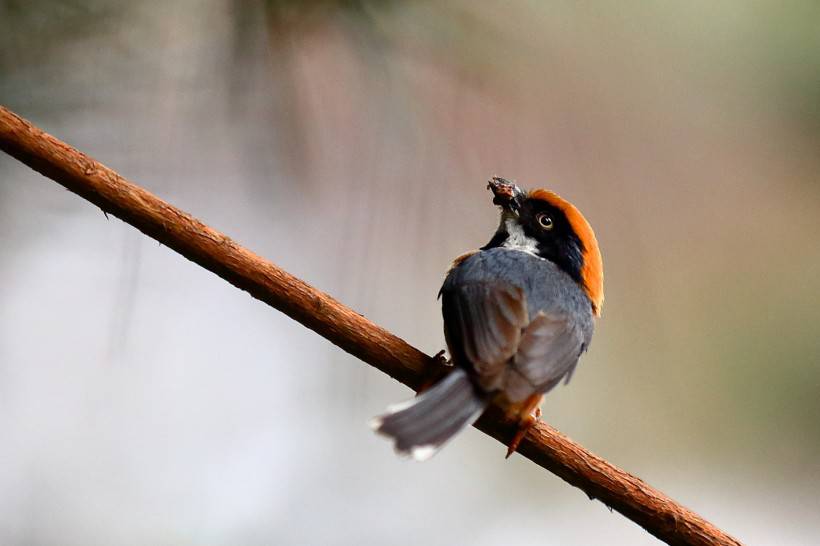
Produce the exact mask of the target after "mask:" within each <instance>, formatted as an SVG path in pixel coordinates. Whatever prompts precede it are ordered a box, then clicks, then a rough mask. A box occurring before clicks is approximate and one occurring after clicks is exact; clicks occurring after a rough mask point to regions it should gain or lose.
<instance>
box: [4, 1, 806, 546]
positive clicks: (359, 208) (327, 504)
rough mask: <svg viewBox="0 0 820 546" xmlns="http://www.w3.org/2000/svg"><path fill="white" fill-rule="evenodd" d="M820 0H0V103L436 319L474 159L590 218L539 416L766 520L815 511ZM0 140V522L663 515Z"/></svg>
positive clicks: (761, 538)
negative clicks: (570, 326) (146, 231)
mask: <svg viewBox="0 0 820 546" xmlns="http://www.w3.org/2000/svg"><path fill="white" fill-rule="evenodd" d="M818 20H820V12H818V4H817V3H815V2H811V1H806V2H787V3H779V2H777V3H776V2H745V1H743V2H741V1H734V2H725V3H720V5H713V4H712V3H711V2H701V1H697V2H690V3H685V4H684V3H681V4H679V5H670V4H647V3H638V2H625V3H607V4H603V3H575V2H563V3H543V4H541V3H517V4H513V5H507V4H494V3H482V4H480V5H478V4H477V3H471V2H466V1H445V2H420V1H417V2H344V3H342V2H340V3H336V2H331V1H325V2H314V3H309V4H308V3H290V2H259V1H247V2H231V1H228V0H207V1H201V2H193V1H181V2H172V3H167V2H159V1H156V0H152V1H146V2H138V3H137V2H135V3H129V2H78V1H77V2H71V1H64V2H47V1H42V0H33V1H31V2H13V1H5V2H2V1H0V103H3V104H5V105H7V106H9V107H10V108H12V109H14V110H15V111H17V112H18V113H20V114H21V115H23V116H25V117H27V118H29V119H31V120H32V121H34V122H35V123H37V124H39V125H40V126H41V127H43V128H44V129H46V130H47V131H49V132H51V133H53V134H55V135H57V136H58V137H59V138H61V139H64V140H66V141H68V142H69V143H71V144H73V145H74V146H76V147H78V148H80V149H82V150H84V151H86V152H87V153H89V154H91V155H92V156H94V157H95V158H97V159H99V160H100V161H102V162H104V163H105V164H107V165H109V166H111V167H112V168H114V169H116V170H118V171H119V172H120V173H122V174H123V175H125V176H126V177H128V178H130V179H132V180H134V181H136V182H138V183H140V184H142V185H144V186H145V187H146V188H148V189H149V190H151V191H153V192H155V193H156V194H158V195H159V196H161V197H162V198H164V199H167V200H168V201H170V202H172V203H174V204H176V205H177V206H179V207H181V208H183V209H185V210H187V211H189V212H191V213H193V214H194V215H196V216H197V217H199V218H201V219H202V220H203V221H205V222H206V223H209V224H210V225H212V226H214V227H215V228H217V229H220V230H222V231H224V232H226V233H227V234H229V235H231V236H232V237H234V238H235V239H237V240H238V241H239V242H241V243H242V244H244V245H246V246H248V247H249V248H251V249H253V250H255V251H256V252H258V253H260V254H261V255H263V256H265V257H267V258H269V259H271V260H272V261H274V262H275V263H277V264H279V265H281V266H282V267H284V268H286V269H287V270H288V271H290V272H292V273H294V274H296V275H298V276H300V277H302V278H304V279H305V280H307V281H308V282H310V283H313V284H314V285H316V286H317V287H319V288H321V289H323V290H326V291H328V292H330V293H331V294H333V295H334V296H336V297H337V298H338V299H340V300H341V301H343V302H344V303H346V304H348V305H350V306H351V307H353V308H354V309H356V310H357V311H359V312H361V313H363V314H365V315H367V316H368V317H369V318H371V319H373V320H374V321H376V322H377V323H379V324H381V325H383V326H385V327H386V328H388V329H390V330H391V331H393V332H395V333H396V334H398V335H400V336H401V337H403V338H404V339H406V340H407V341H409V342H410V343H412V344H413V345H415V346H417V347H419V348H421V349H423V350H425V351H426V352H428V353H430V354H432V353H434V352H436V351H437V350H439V349H440V348H442V346H443V336H442V333H441V324H440V317H439V309H438V304H437V302H436V300H435V294H436V291H437V290H438V287H439V284H440V282H441V279H442V275H443V273H444V271H445V270H446V268H447V267H448V265H449V261H450V260H451V259H452V258H453V257H454V256H456V255H458V254H460V253H462V252H464V251H466V250H468V249H471V248H474V247H476V246H478V245H480V244H483V243H484V242H486V240H487V239H488V238H489V236H490V234H491V232H492V230H493V229H494V227H495V223H496V214H497V212H496V211H495V210H494V207H492V206H491V204H490V201H489V194H488V193H487V192H486V191H485V190H484V184H485V182H484V181H485V180H486V179H487V177H488V176H490V175H493V174H499V175H503V176H506V177H509V178H513V179H516V180H518V181H519V182H520V183H522V184H524V185H529V186H546V187H549V188H551V189H553V190H555V191H557V192H559V193H560V194H562V195H563V196H565V197H567V198H569V199H570V200H572V201H573V202H574V203H575V204H576V205H577V206H578V207H579V208H581V210H582V211H584V213H585V215H586V216H587V217H588V218H589V219H590V221H591V222H592V224H593V226H594V227H595V228H596V229H597V232H598V236H599V240H600V242H601V246H602V249H603V255H604V264H605V271H606V294H607V300H606V305H605V307H604V317H603V319H602V320H601V321H600V322H599V324H598V330H597V333H596V336H595V339H594V341H593V344H592V348H591V350H590V352H589V353H588V354H587V355H586V356H585V357H584V359H583V360H582V362H581V364H580V366H579V368H578V370H577V371H576V374H575V376H574V378H573V381H572V384H571V385H570V386H569V387H567V388H559V389H556V390H555V391H554V392H553V393H551V394H550V396H549V398H548V400H547V402H546V404H545V407H544V416H545V419H546V420H547V421H549V422H550V423H552V424H553V425H555V426H557V427H558V428H559V429H560V430H562V431H563V432H564V433H566V434H568V435H569V436H571V437H572V438H573V439H575V440H577V441H579V442H581V443H582V444H584V445H585V446H587V447H588V448H589V449H591V450H593V451H594V452H596V453H598V454H600V455H602V456H604V457H606V458H607V459H608V460H610V461H611V462H613V463H615V464H618V465H620V466H622V467H623V468H625V469H627V470H629V471H631V472H633V473H635V474H637V475H638V476H640V477H642V478H644V479H645V480H647V481H648V482H649V483H651V484H653V485H654V486H656V487H658V488H660V489H661V490H663V491H665V492H667V493H668V494H670V495H672V496H673V497H675V498H676V499H678V500H680V501H681V502H683V503H685V504H686V505H687V506H689V507H691V508H693V509H695V510H697V511H699V512H700V513H702V514H703V515H704V516H706V517H707V518H709V519H711V520H712V521H714V522H715V523H716V524H717V525H719V526H721V527H723V528H725V529H726V530H727V531H729V532H731V533H732V534H735V535H736V536H738V537H739V538H741V539H743V540H747V541H749V542H750V543H754V544H808V543H811V542H812V541H813V540H814V539H815V537H816V536H817V534H818V533H820V520H818V518H817V512H818V508H820V506H819V505H818V500H817V491H818V486H820V463H818V455H820V430H819V429H818V426H817V422H818V417H820V396H818V390H820V389H818V387H820V369H819V368H818V360H820V341H818V335H817V333H818V327H817V324H818V321H819V320H820V274H819V273H820V245H818V243H817V236H818V233H820V215H818V212H820V187H819V186H818V182H819V181H820V176H819V175H820V157H819V156H818V153H817V150H818V148H819V147H818V143H819V142H818V141H820V139H818V136H820V116H819V115H818V110H817V104H818V103H819V102H820V94H818V86H817V82H818V81H820V76H819V75H820V44H819V43H818V36H820V33H818V32H817V21H818ZM409 395H410V392H409V391H408V390H407V389H405V388H403V387H402V386H401V385H398V384H397V383H395V382H394V381H392V380H391V379H389V378H388V377H386V376H384V375H382V374H380V373H379V372H377V371H375V370H373V369H371V368H369V367H368V366H366V365H364V364H362V363H361V362H358V361H356V360H355V359H353V358H352V357H349V356H347V355H346V354H344V353H343V352H341V351H340V350H338V349H336V348H334V347H333V346H331V345H330V344H329V343H328V342H326V341H324V340H322V339H321V338H319V337H318V336H317V335H315V334H313V333H311V332H309V331H307V330H305V329H304V328H302V327H301V326H299V325H297V324H296V323H294V322H292V321H290V320H288V319H287V318H285V317H284V316H282V315H281V314H279V313H277V312H275V311H273V310H272V309H270V308H268V307H266V306H265V305H263V304H261V303H259V302H257V301H255V300H253V299H251V298H250V297H249V296H248V295H247V294H245V293H243V292H240V291H238V290H236V289H234V288H232V287H231V286H229V285H228V284H227V283H225V282H223V281H221V280H220V279H218V278H217V277H215V276H214V275H212V274H210V273H208V272H206V271H204V270H202V269H201V268H199V267H197V266H195V265H194V264H192V263H190V262H188V261H186V260H184V259H182V258H181V257H179V256H178V255H175V254H174V253H173V252H171V251H170V250H168V249H167V248H165V247H161V246H159V245H158V244H157V243H156V242H154V241H152V240H149V239H147V238H145V237H144V236H142V235H141V234H139V233H138V232H137V231H136V230H134V229H132V228H130V227H129V226H127V225H124V224H123V223H122V222H120V221H119V220H117V219H114V218H112V219H110V220H106V219H105V217H104V216H103V214H102V213H101V212H100V210H98V209H96V208H95V207H93V206H91V205H90V204H89V203H87V202H84V201H83V200H81V199H80V198H78V197H76V196H74V195H72V194H70V193H69V192H67V191H65V190H63V189H61V188H60V187H59V186H57V185H56V184H54V183H53V182H50V181H48V180H46V179H44V178H42V177H41V176H40V175H38V174H36V173H34V172H33V171H31V170H29V169H27V168H26V167H23V166H22V165H21V164H19V163H17V162H15V161H14V160H12V159H11V158H9V157H8V156H5V155H0V543H2V544H10V545H16V544H20V545H22V544H27V545H28V544H43V545H50V544H55V545H56V544H60V545H74V544H77V545H80V544H82V545H89V544H100V545H102V544H105V545H112V544H114V545H132V544H133V545H142V544H156V545H162V544H168V545H171V544H173V545H179V544H203V545H211V544H213V545H222V544H225V545H229V544H230V545H233V544H243V545H257V544H258V545H263V544H357V545H358V544H397V545H405V544H408V545H409V544H427V545H430V546H433V545H450V544H475V545H495V544H562V545H563V544H579V545H582V544H601V543H606V544H625V545H626V544H628V545H633V544H655V543H657V541H656V540H655V539H653V538H652V537H651V536H649V535H648V534H646V533H645V532H643V531H642V530H641V529H640V528H639V527H637V526H636V525H634V524H633V523H631V522H629V521H628V520H626V519H625V518H623V517H621V516H620V515H618V514H617V513H610V512H609V511H608V510H607V509H606V508H605V507H604V506H603V505H602V504H600V503H598V502H590V501H589V500H588V499H587V498H586V496H585V495H584V494H583V493H582V492H580V491H579V490H577V489H573V488H571V487H569V486H567V485H566V484H564V483H563V482H562V481H560V480H559V479H558V478H556V477H554V476H553V475H551V474H549V473H547V472H544V471H542V470H540V469H538V468H537V467H535V466H534V465H532V464H530V463H528V462H527V461H525V460H524V459H522V458H521V457H513V458H512V459H510V460H509V461H506V462H505V461H504V460H503V454H504V448H503V446H501V445H500V444H498V443H497V442H495V441H492V440H490V439H488V438H487V437H485V436H483V435H481V434H480V433H478V432H476V431H475V430H469V431H467V432H466V433H465V434H464V435H462V436H461V437H460V438H458V439H457V440H456V441H455V442H453V443H452V444H451V445H450V446H448V448H447V449H446V450H444V451H443V452H442V453H440V454H439V455H438V456H437V457H435V458H434V459H433V460H432V461H430V462H428V463H425V464H414V463H412V462H410V461H406V460H402V459H399V458H397V457H394V456H393V454H392V453H391V451H390V448H389V445H388V444H387V443H386V442H385V441H384V440H382V439H380V438H377V437H376V436H374V435H373V434H372V432H371V431H370V429H369V428H368V426H367V421H368V419H369V418H370V417H371V416H373V415H374V414H377V413H379V412H381V411H382V410H383V408H384V407H385V406H386V405H387V404H389V403H391V402H396V401H399V400H402V399H405V398H407V397H408V396H409Z"/></svg>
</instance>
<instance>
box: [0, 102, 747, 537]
mask: <svg viewBox="0 0 820 546" xmlns="http://www.w3.org/2000/svg"><path fill="white" fill-rule="evenodd" d="M0 149H2V150H3V151H5V152H6V153H8V154H9V155H11V156H13V157H15V158H17V159H18V160H20V161H22V162H23V163H25V164H26V165H28V166H29V167H31V168H32V169H34V170H36V171H39V172H40V173H42V174H44V175H45V176H47V177H49V178H51V179H52V180H54V181H56V182H58V183H59V184H61V185H63V186H65V187H66V188H68V189H69V190H71V191H72V192H74V193H76V194H77V195H79V196H81V197H83V198H84V199H87V200H88V201H91V202H92V203H94V204H95V205H97V206H98V207H100V208H101V209H102V210H103V211H105V212H108V213H111V214H113V215H115V216H117V217H119V218H121V219H122V220H123V221H125V222H128V223H129V224H131V225H132V226H134V227H136V228H137V229H139V230H140V231H142V232H143V233H145V234H146V235H148V236H149V237H153V238H154V239H156V240H157V241H159V242H160V243H162V244H164V245H165V246H167V247H169V248H172V249H174V250H175V251H177V252H179V253H180V254H182V255H183V256H185V257H186V258H188V259H189V260H192V261H194V262H196V263H197V264H199V265H201V266H202V267H204V268H205V269H208V270H209V271H212V272H214V273H216V274H217V275H219V276H220V277H222V278H223V279H225V280H226V281H228V282H230V283H231V284H233V285H234V286H236V287H237V288H241V289H242V290H246V291H247V292H249V293H250V294H251V295H252V296H254V297H255V298H257V299H260V300H262V301H264V302H265V303H267V304H269V305H271V306H272V307H274V308H276V309H278V310H280V311H282V312H283V313H285V314H286V315H288V316H289V317H291V318H292V319H294V320H296V321H298V322H300V323H302V324H303V325H304V326H307V327H308V328H310V329H311V330H313V331H314V332H316V333H318V334H319V335H321V336H323V337H325V338H326V339H328V340H330V341H331V342H332V343H334V344H335V345H338V346H339V347H341V348H342V349H344V350H345V351H347V352H348V353H350V354H352V355H354V356H356V357H358V358H360V359H361V360H363V361H364V362H366V363H368V364H370V365H371V366H374V367H376V368H378V369H379V370H381V371H383V372H385V373H386V374H388V375H390V376H391V377H393V378H395V379H397V380H398V381H401V382H402V383H404V384H405V385H407V386H409V387H411V388H413V389H417V388H418V387H419V385H420V384H421V382H422V381H423V379H424V377H426V376H428V374H429V373H430V369H431V366H434V365H437V364H436V361H435V360H433V359H431V358H430V357H429V356H427V355H425V354H424V353H422V352H421V351H419V350H417V349H415V348H414V347H412V346H410V345H409V344H407V343H406V342H404V341H403V340H401V339H399V338H398V337H396V336H394V335H393V334H391V333H390V332H388V331H387V330H384V329H383V328H380V327H379V326H377V325H375V324H373V323H372V322H370V321H369V320H367V319H366V318H364V317H363V316H361V315H359V314H357V313H356V312H354V311H352V310H351V309H349V308H347V307H345V306H344V305H342V304H341V303H339V302H338V301H336V300H335V299H333V298H332V297H330V296H328V295H327V294H325V293H323V292H320V291H319V290H317V289H315V288H313V287H312V286H310V285H308V284H307V283H305V282H303V281H301V280H299V279H297V278H296V277H294V276H293V275H290V274H289V273H287V272H286V271H283V270H282V269H280V268H278V267H276V266H275V265H273V264H272V263H270V262H268V261H266V260H265V259H263V258H261V257H259V256H257V255H256V254H254V253H253V252H251V251H249V250H247V249H245V248H243V247H242V246H240V245H238V244H237V243H235V242H234V241H232V240H231V239H230V238H228V237H226V236H225V235H223V234H221V233H219V232H218V231H216V230H214V229H212V228H210V227H208V226H206V225H205V224H203V223H202V222H200V221H199V220H197V219H196V218H194V217H192V216H191V215H189V214H187V213H185V212H183V211H181V210H179V209H177V208H176V207H173V206H172V205H170V204H168V203H166V202H165V201H163V200H161V199H159V198H158V197H156V196H154V195H152V194H151V193H149V192H147V191H146V190H144V189H142V188H140V187H139V186H137V185H135V184H133V183H131V182H129V181H127V180H125V179H124V178H122V177H121V176H120V175H118V174H117V173H116V172H114V171H113V170H111V169H109V168H108V167H106V166H104V165H102V164H100V163H98V162H96V161H94V160H93V159H91V158H90V157H88V156H86V155H85V154H83V153H81V152H79V151H78V150H76V149H74V148H72V147H71V146H69V145H68V144H65V143H64V142H61V141H60V140H58V139H56V138H54V137H53V136H51V135H48V134H46V133H44V132H43V131H41V130H40V129H38V128H36V127H34V126H33V125H32V124H30V123H29V122H27V121H25V120H24V119H21V118H20V117H19V116H17V115H15V114H14V113H12V112H11V111H9V110H8V109H6V108H3V107H2V106H0ZM501 413H502V412H500V411H499V410H497V409H494V408H491V409H490V410H489V411H488V412H487V413H486V414H485V415H484V416H483V417H482V418H481V419H480V420H479V421H478V423H477V424H476V427H477V428H478V429H480V430H482V431H484V432H485V433H487V434H489V435H490V436H492V437H493V438H496V439H498V440H500V441H502V442H505V443H506V442H508V441H509V439H510V438H511V437H512V435H513V434H514V429H515V427H514V424H513V423H511V422H509V421H507V420H505V418H504V417H503V415H502V414H501ZM519 452H520V453H521V454H522V455H523V456H525V457H527V458H528V459H530V460H531V461H533V462H534V463H536V464H537V465H539V466H542V467H543V468H546V469H547V470H549V471H551V472H553V473H554V474H556V475H558V476H560V477H561V478H562V479H564V480H565V481H567V482H568V483H570V484H572V485H574V486H576V487H578V488H580V489H582V490H583V491H584V492H585V493H586V494H587V495H588V496H589V497H590V498H596V499H599V500H600V501H601V502H603V503H604V504H606V505H607V506H609V507H611V508H614V509H615V510H617V511H619V512H620V513H622V514H623V515H625V516H626V517H628V518H629V519H631V520H632V521H634V522H635V523H637V524H638V525H640V526H642V527H643V528H645V529H646V530H647V531H649V532H650V533H652V534H653V535H655V536H656V537H658V538H659V539H661V540H663V541H665V542H667V543H668V544H704V545H705V544H720V545H729V544H731V545H738V544H740V542H738V541H737V540H736V539H734V538H732V537H730V536H729V535H727V534H725V533H724V532H722V531H721V530H720V529H718V528H716V527H715V526H713V525H712V524H710V523H709V522H708V521H706V520H705V519H703V518H702V517H700V516H699V515H697V514H696V513H694V512H692V511H691V510H688V509H687V508H685V507H683V506H681V505H680V504H678V503H677V502H675V501H674V500H672V499H671V498H669V497H667V496H666V495H664V494H663V493H661V492H660V491H658V490H657V489H654V488H652V487H650V486H649V485H647V484H646V483H644V482H643V481H641V480H640V479H638V478H636V477H635V476H632V475H630V474H628V473H626V472H624V471H623V470H621V469H619V468H617V467H615V466H613V465H611V464H609V463H608V462H606V461H605V460H603V459H601V458H600V457H598V456H596V455H593V454H592V453H590V452H589V451H587V450H586V449H584V448H583V447H582V446H580V445H578V444H576V443H575V442H573V441H572V440H570V439H569V438H567V437H566V436H564V435H562V434H561V433H560V432H558V431H557V430H555V429H554V428H552V427H550V426H549V425H547V424H545V423H538V424H537V425H536V426H535V427H533V428H532V429H530V432H529V433H528V434H527V436H526V438H524V440H523V441H522V443H521V446H520V448H519ZM500 460H501V458H500V457H499V461H500Z"/></svg>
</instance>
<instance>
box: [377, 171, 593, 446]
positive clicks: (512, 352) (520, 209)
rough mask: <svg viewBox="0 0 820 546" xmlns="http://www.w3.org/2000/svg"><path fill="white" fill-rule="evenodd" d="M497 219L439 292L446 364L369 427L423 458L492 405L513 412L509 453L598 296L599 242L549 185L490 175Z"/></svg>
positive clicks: (573, 354) (579, 344)
mask: <svg viewBox="0 0 820 546" xmlns="http://www.w3.org/2000/svg"><path fill="white" fill-rule="evenodd" d="M488 188H489V189H490V190H492V192H493V195H494V198H493V203H494V204H496V205H499V206H500V207H501V222H500V224H499V226H498V229H497V230H496V232H495V234H494V235H493V237H492V239H490V242H489V243H487V244H486V245H485V246H483V247H481V249H479V250H477V251H473V252H469V253H467V254H464V255H462V256H459V257H458V258H456V260H455V261H454V262H453V265H452V266H451V268H450V270H449V271H448V272H447V276H446V278H445V280H444V284H443V286H442V287H441V290H440V292H439V297H440V298H441V308H442V315H443V318H444V336H445V339H446V341H447V348H448V349H449V352H450V356H451V360H452V363H453V370H452V371H451V372H450V373H449V374H448V375H446V376H445V377H444V378H443V379H441V380H439V381H438V382H437V383H435V384H434V385H433V386H431V387H430V388H428V389H426V390H424V391H423V392H422V393H421V394H419V395H418V396H417V397H416V398H414V399H412V400H410V401H408V402H405V403H403V404H399V405H396V406H391V407H390V408H388V413H387V414H385V415H383V416H381V417H377V418H376V419H375V420H374V422H373V427H374V428H375V429H376V431H377V432H379V433H381V434H384V435H385V436H388V437H390V438H392V439H393V440H394V441H395V448H396V451H398V452H399V453H402V454H409V455H411V456H412V457H413V458H414V459H417V460H424V459H427V458H429V457H430V456H432V455H433V454H434V453H435V452H436V451H438V449H439V448H441V446H443V445H444V444H445V443H446V442H447V441H448V440H449V439H450V438H452V437H453V436H455V435H456V434H457V433H458V432H460V431H461V430H462V429H464V427H466V426H467V425H470V424H472V423H473V422H474V421H476V419H478V417H479V416H480V415H481V413H482V412H483V411H484V410H485V409H486V408H487V406H488V405H490V404H491V403H496V404H498V405H499V406H501V407H502V408H504V409H505V410H506V411H507V414H508V416H510V417H511V418H516V419H517V420H518V423H519V425H518V432H517V433H516V435H515V437H514V438H513V440H512V442H511V443H510V445H509V449H508V451H507V456H508V457H509V456H510V454H512V453H513V452H514V451H515V450H516V449H517V447H518V444H519V442H520V441H521V439H523V437H524V435H525V434H526V432H527V430H528V429H529V427H531V426H532V425H533V423H535V421H536V420H537V419H538V418H539V417H540V414H541V411H540V408H539V406H540V404H541V401H542V399H543V395H544V393H546V392H548V391H549V390H550V389H552V388H553V387H554V386H556V385H557V384H558V383H560V382H561V381H562V380H564V381H565V382H569V380H570V377H571V376H572V372H573V370H574V369H575V365H576V364H577V363H578V359H579V357H580V356H581V354H582V353H583V352H584V351H586V349H587V348H588V347H589V342H590V339H591V338H592V330H593V317H598V316H600V314H601V306H602V304H603V300H604V292H603V268H602V262H601V253H600V250H599V249H598V242H597V240H596V239H595V234H594V233H593V231H592V228H591V227H590V225H589V223H588V222H587V221H586V219H585V218H584V217H583V215H582V214H581V213H580V212H579V211H578V209H576V208H575V207H574V206H573V205H572V204H571V203H569V202H568V201H566V200H564V199H562V198H561V197H559V196H558V195H556V194H555V193H553V192H551V191H548V190H543V189H537V190H533V191H529V192H527V191H524V190H522V189H520V188H519V187H518V186H516V185H515V184H514V183H512V182H510V181H508V180H505V179H503V178H499V177H494V178H492V179H491V180H490V181H489V184H488Z"/></svg>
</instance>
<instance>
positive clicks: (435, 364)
mask: <svg viewBox="0 0 820 546" xmlns="http://www.w3.org/2000/svg"><path fill="white" fill-rule="evenodd" d="M444 353H445V351H444V349H442V350H440V351H439V352H437V353H436V354H434V355H433V358H431V359H430V360H431V361H432V362H431V363H430V366H428V368H427V369H426V370H425V371H424V377H423V378H422V381H421V385H419V388H418V390H417V391H416V396H418V395H420V394H421V393H423V392H424V391H426V390H427V389H429V388H430V387H432V386H433V385H435V384H436V383H438V382H439V380H441V378H443V377H444V376H445V375H447V373H448V372H450V368H451V366H450V361H448V360H447V358H446V357H445V356H444Z"/></svg>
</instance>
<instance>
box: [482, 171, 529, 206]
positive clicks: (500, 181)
mask: <svg viewBox="0 0 820 546" xmlns="http://www.w3.org/2000/svg"><path fill="white" fill-rule="evenodd" d="M487 189H489V190H492V192H493V196H494V197H493V204H494V205H499V206H501V207H503V208H504V209H505V210H508V211H510V212H513V213H515V214H518V211H519V210H520V209H521V202H522V201H523V200H524V198H525V192H524V190H522V189H521V188H519V187H518V186H516V185H515V183H514V182H510V181H509V180H507V179H504V178H501V177H500V176H494V177H492V178H491V179H490V180H489V181H488V182H487Z"/></svg>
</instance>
